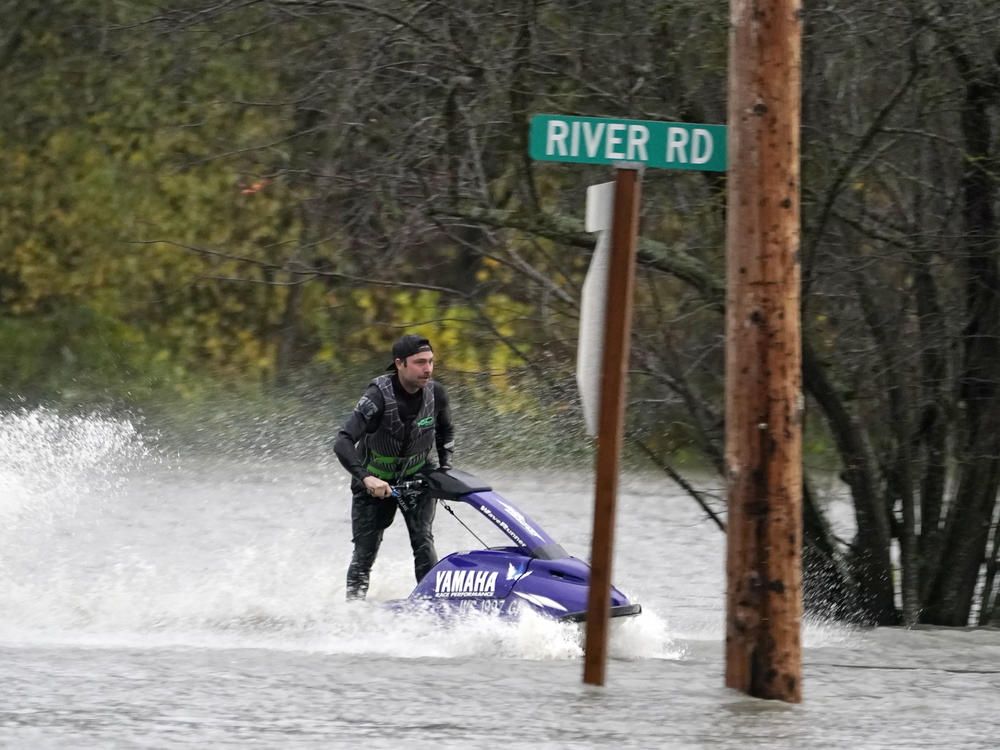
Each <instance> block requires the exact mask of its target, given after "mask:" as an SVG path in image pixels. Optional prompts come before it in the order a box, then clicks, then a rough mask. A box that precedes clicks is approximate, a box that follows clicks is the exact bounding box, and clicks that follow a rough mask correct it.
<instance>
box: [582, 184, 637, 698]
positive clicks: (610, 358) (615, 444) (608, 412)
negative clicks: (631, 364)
mask: <svg viewBox="0 0 1000 750" xmlns="http://www.w3.org/2000/svg"><path fill="white" fill-rule="evenodd" d="M639 194H640V181H639V172H638V170H637V169H618V170H617V178H616V180H615V207H614V218H613V222H612V225H611V262H610V265H609V268H608V299H607V307H606V308H605V314H604V346H603V348H602V356H601V403H600V408H599V411H598V418H597V419H598V422H597V424H598V435H599V436H600V437H599V438H598V441H597V478H596V480H595V489H594V533H593V542H592V548H591V556H590V591H589V593H588V598H587V636H586V639H585V649H586V653H585V656H584V665H583V681H584V682H586V683H588V684H590V685H603V684H604V672H605V665H606V663H607V651H608V626H609V624H610V617H611V614H610V613H611V558H612V554H613V550H614V531H615V505H616V502H617V498H618V466H619V459H620V456H621V444H622V433H623V432H624V428H625V375H626V373H627V371H628V358H629V351H630V343H631V336H632V296H633V295H632V290H633V287H634V286H635V245H636V238H637V236H638V233H639Z"/></svg>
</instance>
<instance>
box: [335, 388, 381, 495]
mask: <svg viewBox="0 0 1000 750" xmlns="http://www.w3.org/2000/svg"><path fill="white" fill-rule="evenodd" d="M384 410H385V399H383V398H382V392H381V391H380V390H379V389H378V387H377V386H375V385H370V386H368V388H367V389H366V390H365V393H364V395H363V396H362V397H361V399H360V400H359V401H358V403H357V404H356V405H355V407H354V411H352V412H351V416H349V417H348V418H347V421H346V422H345V423H344V426H343V427H341V428H340V432H338V433H337V439H336V440H335V441H334V443H333V452H334V453H336V454H337V458H338V459H339V460H340V463H341V465H342V466H343V467H344V468H345V469H347V470H348V471H349V472H350V473H351V476H353V477H354V478H355V479H357V480H358V481H359V482H363V481H364V480H365V477H367V476H369V474H368V470H367V469H366V468H365V466H364V464H363V463H362V462H361V455H360V454H359V453H358V449H357V443H358V441H359V440H361V438H362V437H363V436H364V435H365V434H366V433H369V432H374V431H375V430H376V428H377V427H378V425H379V422H380V421H381V419H382V412H383V411H384Z"/></svg>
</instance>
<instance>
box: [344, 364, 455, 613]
mask: <svg viewBox="0 0 1000 750" xmlns="http://www.w3.org/2000/svg"><path fill="white" fill-rule="evenodd" d="M380 385H381V387H380ZM383 389H385V390H383ZM389 389H391V390H389ZM387 394H388V399H387V398H386V395H387ZM387 401H388V402H389V408H388V410H387V408H386V403H387ZM393 411H395V413H396V415H397V416H398V422H397V421H396V417H395V416H394V415H393ZM421 415H422V416H421ZM418 416H420V417H421V418H420V419H417V417H418ZM383 417H384V418H383ZM453 439H454V427H453V425H452V422H451V411H450V410H449V408H448V394H447V392H446V391H445V389H444V386H442V385H441V384H440V383H438V382H436V381H431V382H430V383H429V384H428V386H426V387H425V388H423V389H421V390H419V391H417V392H416V393H407V391H406V390H405V389H404V388H403V387H402V386H401V385H400V383H399V379H398V377H397V376H396V375H392V376H388V375H386V376H383V377H382V378H376V379H375V380H373V381H372V382H371V383H370V384H369V385H368V388H367V389H366V390H365V393H364V395H363V396H362V397H361V399H360V400H359V401H358V403H357V405H356V406H355V407H354V411H353V412H352V413H351V416H350V417H349V418H348V419H347V422H346V423H345V424H344V426H343V428H341V430H340V432H339V433H338V435H337V440H336V442H335V443H334V452H335V453H336V454H337V458H338V459H340V463H341V464H343V466H344V468H345V469H347V470H348V471H349V472H350V473H351V477H352V479H351V494H352V496H353V497H352V501H351V530H352V535H353V541H354V553H353V555H352V556H351V564H350V566H349V567H348V569H347V597H348V598H349V599H363V598H364V597H365V595H366V593H367V592H368V578H369V574H370V572H371V568H372V564H373V563H374V562H375V556H376V555H377V554H378V549H379V546H380V545H381V544H382V534H383V532H384V531H385V529H387V528H388V527H389V526H390V524H392V521H393V519H394V518H395V516H396V507H397V503H396V500H395V499H394V498H375V497H372V496H371V495H369V494H368V491H367V490H366V488H365V486H364V484H363V480H364V478H365V477H367V476H370V475H372V476H377V477H379V478H380V479H384V480H385V481H387V482H389V484H394V483H395V482H397V481H399V480H400V479H405V478H406V477H407V476H410V475H412V474H413V473H415V472H416V471H418V470H420V469H427V468H432V467H433V466H434V465H435V464H434V456H433V454H434V453H435V452H436V453H437V461H438V463H439V465H441V466H450V465H451V454H452V450H453V448H454V442H453ZM435 449H436V450H435ZM390 458H393V459H397V460H395V461H390ZM434 510H435V502H434V499H433V498H427V497H423V498H420V499H419V500H417V502H416V503H414V504H413V505H412V506H411V507H408V508H406V509H404V510H402V511H401V512H402V514H403V520H404V521H405V522H406V530H407V532H408V533H409V536H410V546H411V547H412V548H413V566H414V573H415V575H416V578H417V581H418V582H419V581H420V580H421V579H422V578H423V577H424V576H425V575H426V574H427V572H428V571H430V569H431V568H433V567H434V565H436V564H437V552H436V550H435V549H434V534H433V531H432V525H433V522H434Z"/></svg>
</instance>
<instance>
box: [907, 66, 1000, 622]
mask: <svg viewBox="0 0 1000 750" xmlns="http://www.w3.org/2000/svg"><path fill="white" fill-rule="evenodd" d="M951 52H952V55H953V57H954V59H955V63H956V66H957V67H958V69H959V72H960V73H961V74H962V76H963V78H964V79H965V80H966V87H965V100H964V106H963V108H962V112H961V127H962V135H963V138H964V140H965V147H966V158H965V162H964V168H963V171H964V173H963V179H962V188H963V195H962V198H963V205H962V220H963V223H964V225H965V226H964V230H965V231H964V233H963V237H964V242H963V243H962V251H963V263H964V272H965V292H966V300H967V307H966V316H967V321H966V326H965V330H964V331H963V336H962V343H963V364H962V373H961V376H960V380H959V387H960V393H961V399H962V402H963V406H964V411H965V438H964V446H963V450H962V454H961V456H960V461H961V480H960V481H959V485H958V491H957V493H956V497H955V502H954V504H953V505H952V507H951V509H950V512H949V514H948V520H947V524H946V529H945V535H946V537H945V544H944V549H943V557H942V561H941V567H940V568H939V570H938V574H937V577H936V578H935V580H934V583H933V585H932V586H931V589H930V596H929V606H928V609H927V610H926V613H925V617H924V620H925V622H929V623H932V624H936V625H967V624H968V622H969V614H970V611H971V608H972V601H973V596H974V594H975V589H976V584H977V582H978V579H979V574H980V570H981V568H982V565H983V561H984V560H985V557H986V545H987V543H988V540H989V530H990V523H991V522H992V520H993V512H994V508H995V507H996V502H997V488H998V485H1000V265H998V239H997V232H998V226H997V221H996V216H995V214H994V208H993V207H994V204H995V201H996V195H997V178H996V177H995V176H994V175H995V171H994V170H995V161H996V159H995V158H994V157H993V156H992V154H991V146H992V134H991V132H990V116H989V111H988V110H989V108H990V107H991V106H995V105H996V104H997V103H998V101H1000V95H998V92H1000V82H998V81H996V80H994V81H989V82H986V81H984V80H983V79H982V77H981V76H982V75H983V71H982V70H981V69H977V68H974V67H973V66H972V65H971V64H970V63H969V61H968V60H967V59H966V58H965V57H964V55H963V54H962V53H961V51H959V50H957V49H954V48H952V49H951ZM994 78H996V76H994ZM991 167H993V169H991Z"/></svg>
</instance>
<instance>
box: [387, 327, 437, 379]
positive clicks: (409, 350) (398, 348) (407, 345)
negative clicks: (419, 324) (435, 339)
mask: <svg viewBox="0 0 1000 750" xmlns="http://www.w3.org/2000/svg"><path fill="white" fill-rule="evenodd" d="M432 351H434V349H433V347H432V346H431V342H430V341H428V340H427V339H425V338H424V337H423V336H418V335H417V334H415V333H408V334H406V335H405V336H403V337H402V338H401V339H400V340H399V341H397V342H396V343H395V344H393V345H392V362H390V363H389V366H388V367H386V368H385V369H386V371H387V372H395V371H396V360H397V359H401V360H403V361H404V362H405V361H406V358H407V357H410V356H412V355H414V354H416V353H417V352H432Z"/></svg>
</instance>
